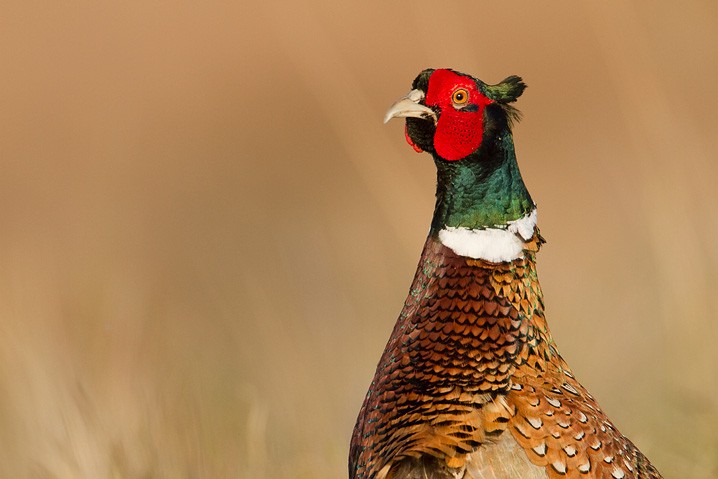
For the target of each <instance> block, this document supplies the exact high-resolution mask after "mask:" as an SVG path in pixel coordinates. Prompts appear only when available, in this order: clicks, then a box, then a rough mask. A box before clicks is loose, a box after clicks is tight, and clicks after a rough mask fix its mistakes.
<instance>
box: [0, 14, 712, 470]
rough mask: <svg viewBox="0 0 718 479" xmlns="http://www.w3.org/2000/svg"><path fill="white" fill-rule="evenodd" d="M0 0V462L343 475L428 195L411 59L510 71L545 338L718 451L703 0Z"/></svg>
mask: <svg viewBox="0 0 718 479" xmlns="http://www.w3.org/2000/svg"><path fill="white" fill-rule="evenodd" d="M3 10H4V12H3V27H2V28H1V29H0V60H1V61H2V64H3V65H5V69H4V70H5V72H4V73H3V74H2V76H0V158H1V161H2V165H1V167H2V175H1V176H0V224H2V231H3V234H2V235H0V332H1V335H2V336H1V337H0V357H1V361H0V387H2V393H3V394H2V399H0V424H1V425H2V427H1V428H0V441H2V444H3V446H4V447H2V448H0V476H1V477H53V478H70V477H93V478H94V477H247V478H249V477H252V478H257V477H259V478H261V477H287V478H295V477H297V478H303V477H307V478H309V477H311V478H323V477H326V478H329V477H337V476H339V477H341V476H343V475H345V459H346V454H347V448H348V441H349V435H350V432H351V428H352V427H353V421H354V418H355V415H356V413H357V411H358V408H359V405H360V403H361V400H362V397H363V394H364V392H365V389H366V387H367V385H368V382H369V380H370V377H371V373H372V371H373V368H374V366H375V364H376V361H377V359H378V357H379V354H380V352H381V349H382V347H383V345H384V341H385V340H386V337H387V336H388V333H389V330H390V328H391V326H392V324H393V321H394V319H395V316H396V314H397V313H398V310H399V308H400V306H401V303H402V301H403V299H404V295H405V293H406V289H407V287H408V284H409V280H410V278H411V275H412V274H413V268H414V266H415V262H416V260H417V258H418V253H419V249H420V246H421V244H422V242H423V239H424V235H425V232H426V228H427V225H428V221H429V215H430V213H431V207H432V193H433V167H432V165H431V162H430V161H429V160H428V158H423V157H420V156H418V155H415V154H414V153H413V152H412V151H411V150H410V149H408V148H407V147H406V145H404V144H403V139H402V137H401V136H402V135H401V127H400V125H398V124H397V125H390V126H387V127H382V126H381V122H380V119H381V116H382V113H383V110H384V109H385V107H386V106H387V105H388V104H389V103H390V102H391V101H393V100H394V99H395V98H396V97H397V96H399V95H401V94H403V93H404V91H405V90H406V89H407V88H408V86H409V84H410V81H411V80H412V78H413V76H414V75H415V74H416V73H417V72H418V71H419V70H420V69H422V68H425V67H428V66H452V67H455V68H458V69H460V70H464V71H467V72H471V73H474V74H476V75H478V76H480V77H481V78H483V79H485V80H487V81H497V80H500V79H501V78H503V77H504V76H506V75H509V74H515V73H516V74H521V75H523V76H524V78H525V79H526V81H527V83H528V84H529V86H530V88H529V90H528V91H527V93H526V94H525V96H524V98H522V99H521V101H520V103H519V107H520V108H521V109H522V111H523V112H524V115H525V120H524V121H523V122H522V123H521V124H520V125H519V126H518V128H517V131H516V135H515V136H516V138H517V148H518V152H519V156H520V162H521V164H522V169H523V172H524V176H525V178H526V181H527V183H528V185H529V187H530V189H531V191H532V194H533V196H534V198H535V199H536V200H537V201H538V203H539V205H540V207H541V227H542V232H543V233H544V234H545V236H546V237H547V238H548V239H549V244H548V245H547V247H546V248H545V249H544V250H543V251H542V254H541V257H540V268H541V275H542V283H543V286H544V291H545V294H546V299H547V304H548V317H549V320H550V322H551V325H552V328H553V331H554V334H555V336H556V337H557V339H558V342H559V344H560V346H561V348H562V351H563V353H564V355H565V356H566V357H567V359H568V360H569V362H570V363H571V364H572V365H573V368H574V370H576V371H577V372H578V373H579V375H580V377H581V378H582V380H583V381H584V383H585V384H586V385H588V386H589V387H590V388H591V389H592V391H593V392H594V393H595V395H596V396H597V397H598V398H599V399H600V400H601V403H602V404H603V406H604V408H605V409H607V411H608V412H609V413H610V415H611V416H612V417H613V418H614V420H615V421H616V422H617V424H618V426H619V427H620V428H621V430H622V431H624V432H625V433H627V434H628V435H629V436H631V437H632V438H633V439H634V441H635V442H637V443H638V444H639V446H641V448H642V449H644V450H645V451H646V452H647V454H648V455H649V456H650V457H651V458H652V460H653V461H654V462H655V463H656V464H657V465H658V466H659V467H660V468H661V470H662V471H663V472H664V474H665V475H666V476H667V477H691V478H709V477H716V476H718V454H717V453H716V451H718V433H717V432H716V431H717V430H718V428H716V425H717V424H718V401H716V397H717V396H718V384H717V381H718V379H717V378H718V366H717V364H718V356H717V353H716V348H715V344H716V342H717V341H718V330H717V328H718V326H716V324H717V323H716V321H715V318H716V306H715V301H713V292H712V290H713V289H714V285H715V284H716V280H718V278H717V277H716V266H717V265H718V264H717V263H718V261H717V258H716V256H717V254H716V251H715V250H714V249H713V248H712V240H713V238H715V236H716V234H717V233H718V221H716V214H715V211H716V206H717V205H718V193H717V192H716V189H715V187H714V185H715V179H716V173H717V172H718V167H716V163H715V158H716V154H717V153H718V144H717V142H716V137H717V133H718V132H717V131H716V127H717V126H718V122H717V121H716V107H717V106H718V105H717V104H716V103H718V100H717V99H716V98H717V96H716V88H715V85H714V79H715V78H716V74H718V62H717V61H716V58H718V55H716V45H718V38H717V37H718V27H716V25H718V22H717V21H716V20H718V11H717V10H716V6H715V5H714V3H713V2H710V1H696V2H691V3H689V4H681V5H680V6H679V5H677V4H674V3H671V2H659V3H655V2H650V3H649V2H647V1H642V2H633V3H631V4H630V5H629V4H624V2H619V1H617V0H616V1H608V2H603V3H601V4H600V5H598V4H596V5H592V4H588V3H579V4H576V3H575V2H568V1H562V2H558V3H556V2H554V3H553V4H551V5H546V4H536V5H533V4H521V5H518V4H517V5H503V4H502V5H501V6H497V5H487V4H482V3H479V2H458V3H455V4H452V5H451V6H446V5H441V4H438V3H437V2H414V3H412V4H411V5H408V4H400V3H396V4H391V3H389V4H382V5H377V6H368V5H367V4H349V3H346V4H342V3H336V2H319V1H316V2H311V3H302V4H291V3H286V4H269V3H265V4H262V3H251V4H250V3H248V2H245V3H241V4H239V3H238V4H234V5H227V4H223V3H220V2H213V3H210V4H202V5H200V4H190V3H170V2H164V3H163V2H150V3H140V2H127V3H123V4H117V5H115V4H105V3H89V2H88V3H75V4H73V5H65V6H59V5H48V4H40V3H34V2H22V3H21V2H16V3H10V4H9V5H6V6H4V7H3Z"/></svg>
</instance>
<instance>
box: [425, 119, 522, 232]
mask: <svg viewBox="0 0 718 479" xmlns="http://www.w3.org/2000/svg"><path fill="white" fill-rule="evenodd" d="M435 163H436V167H437V190H436V208H435V210H434V218H433V220H432V224H431V231H432V234H433V235H437V234H438V233H439V231H441V230H442V229H444V228H445V227H454V228H467V229H472V230H480V229H486V228H492V227H497V226H499V227H500V226H504V225H507V224H509V223H510V222H512V221H516V220H518V219H520V218H522V217H525V216H527V215H528V214H529V213H531V211H532V210H533V209H534V208H535V206H534V203H533V201H532V200H531V196H530V195H529V192H528V190H527V189H526V186H525V185H524V182H523V179H522V178H521V173H520V172H519V167H518V164H517V162H516V153H515V150H514V143H513V138H512V136H511V132H510V131H509V130H504V131H503V132H502V133H501V134H498V135H495V136H494V137H493V138H492V140H491V141H489V142H487V143H486V144H485V145H482V146H481V147H480V148H479V149H478V150H477V151H476V152H475V153H473V154H472V155H471V156H469V157H467V158H465V159H463V160H459V161H446V160H443V159H441V158H438V157H435Z"/></svg>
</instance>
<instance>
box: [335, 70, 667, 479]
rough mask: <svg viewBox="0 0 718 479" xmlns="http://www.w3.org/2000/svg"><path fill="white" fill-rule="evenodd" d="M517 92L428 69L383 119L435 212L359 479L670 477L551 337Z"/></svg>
mask: <svg viewBox="0 0 718 479" xmlns="http://www.w3.org/2000/svg"><path fill="white" fill-rule="evenodd" d="M524 87H525V86H524V85H523V83H522V82H521V81H520V79H518V77H510V78H509V79H507V80H505V81H504V82H502V83H501V84H499V85H494V86H488V85H485V84H484V83H483V82H480V81H479V80H476V79H474V78H471V77H468V76H467V75H463V74H459V73H457V72H453V71H451V70H425V71H424V72H422V73H421V74H420V75H419V76H418V77H417V79H416V80H415V81H414V85H413V88H414V90H413V91H412V92H411V93H410V94H409V95H408V96H407V97H406V98H405V99H402V100H401V101H400V102H398V103H397V105H399V106H397V105H395V107H393V108H392V110H390V113H391V116H404V117H407V130H406V134H407V140H408V141H409V143H410V144H411V145H412V146H413V147H414V148H415V149H416V150H417V151H428V152H430V153H432V155H433V156H434V160H435V163H436V165H437V170H438V182H437V183H438V186H437V205H436V208H435V212H434V219H433V221H432V226H431V230H430V233H429V237H428V238H427V241H426V244H425V246H424V250H423V252H422V256H421V260H420V262H419V266H418V268H417V272H416V275H415V277H414V280H413V283H412V285H411V288H410V292H409V295H408V297H407V300H406V302H405V304H404V308H403V310H402V312H401V314H400V316H399V319H398V321H397V323H396V326H395V327H394V330H393V332H392V334H391V337H390V339H389V342H388V344H387V346H386V349H385V351H384V353H383V355H382V357H381V359H380V361H379V365H378V366H377V371H376V374H375V376H374V380H373V381H372V384H371V386H370V388H369V391H368V393H367V396H366V398H365V400H364V404H363V406H362V408H361V411H360V413H359V417H358V419H357V424H356V426H355V429H354V434H353V436H352V444H351V450H350V458H349V476H350V479H413V478H417V479H418V478H422V479H428V478H437V479H439V478H454V479H456V478H465V479H500V478H529V479H531V478H559V477H582V478H606V479H608V478H614V479H623V478H660V477H661V476H660V474H659V473H658V472H657V471H656V470H655V468H653V466H652V465H651V464H650V463H649V462H648V460H647V459H646V458H645V457H644V456H643V455H642V454H641V453H640V451H638V449H637V448H636V447H635V446H634V445H633V444H632V443H631V442H630V441H629V440H628V439H627V438H625V437H624V436H623V435H621V434H620V432H618V430H616V429H615V427H614V426H613V424H612V423H611V422H610V421H609V420H608V418H607V417H606V415H605V414H604V413H603V412H602V411H601V409H600V407H599V406H598V404H597V403H596V401H595V400H594V399H593V397H592V396H591V395H590V394H589V393H588V392H587V391H586V390H585V389H584V388H583V387H582V386H581V384H580V383H579V382H578V381H577V380H576V379H575V378H574V376H573V374H572V372H571V371H570V369H569V368H568V366H567V365H566V363H565V362H564V361H563V359H562V358H561V356H560V355H559V353H558V350H557V348H556V345H555V343H554V341H553V339H552V337H551V334H550V332H549V329H548V326H547V325H546V321H545V318H544V305H543V296H542V293H541V288H540V286H539V282H538V276H537V273H536V254H537V252H538V251H539V249H540V246H541V244H542V243H543V239H542V237H541V235H540V233H539V230H538V228H537V227H536V225H535V221H536V214H535V205H534V203H533V201H532V200H531V197H530V196H529V194H528V191H527V190H526V188H525V186H524V183H523V180H522V179H521V176H520V173H519V171H518V166H517V164H516V159H515V153H514V148H513V139H512V136H511V132H510V126H511V119H512V118H513V117H515V110H513V109H512V108H511V107H509V106H508V105H507V104H508V103H510V102H512V101H514V100H515V99H516V97H518V95H520V94H521V92H522V91H523V89H524ZM457 92H458V93H457ZM391 116H390V115H388V118H390V117H391ZM477 118H478V119H477ZM457 122H458V123H457ZM477 132H478V133H477ZM477 135H478V137H477ZM452 142H458V143H460V145H459V146H458V147H457V146H455V145H453V144H452ZM467 145H468V146H467ZM441 152H443V153H444V155H448V156H451V157H452V158H451V159H446V158H444V157H442V156H441V155H440V153H441ZM467 152H468V153H467ZM461 155H463V156H461ZM457 156H458V157H457Z"/></svg>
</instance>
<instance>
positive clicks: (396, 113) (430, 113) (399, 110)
mask: <svg viewBox="0 0 718 479" xmlns="http://www.w3.org/2000/svg"><path fill="white" fill-rule="evenodd" d="M424 96H425V95H424V92H423V91H421V90H411V91H410V92H409V94H408V95H406V96H405V97H403V98H401V99H400V100H399V101H397V102H396V103H394V104H393V105H392V106H391V108H389V111H387V112H386V115H384V123H388V122H389V120H391V119H392V118H407V117H412V118H423V119H424V120H428V119H429V118H431V119H432V120H434V125H436V122H437V120H438V118H437V117H436V113H435V112H434V110H432V109H431V108H429V107H428V106H426V105H422V104H421V103H419V102H420V101H421V100H423V99H424Z"/></svg>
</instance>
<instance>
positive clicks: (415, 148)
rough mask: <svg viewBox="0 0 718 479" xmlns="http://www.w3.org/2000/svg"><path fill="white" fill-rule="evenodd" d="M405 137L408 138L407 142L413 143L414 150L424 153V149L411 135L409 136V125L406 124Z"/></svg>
mask: <svg viewBox="0 0 718 479" xmlns="http://www.w3.org/2000/svg"><path fill="white" fill-rule="evenodd" d="M404 137H405V138H406V142H407V143H409V145H411V147H412V148H414V151H415V152H417V153H423V152H424V150H422V149H421V148H419V147H418V146H417V144H416V143H414V142H413V141H411V137H410V136H409V127H408V126H407V125H404Z"/></svg>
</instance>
